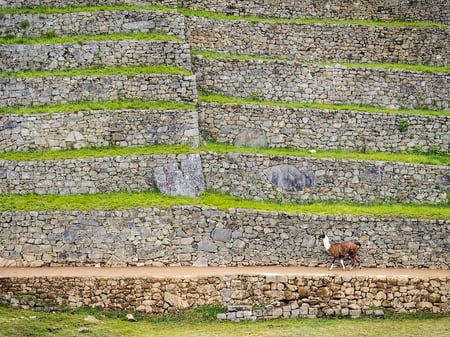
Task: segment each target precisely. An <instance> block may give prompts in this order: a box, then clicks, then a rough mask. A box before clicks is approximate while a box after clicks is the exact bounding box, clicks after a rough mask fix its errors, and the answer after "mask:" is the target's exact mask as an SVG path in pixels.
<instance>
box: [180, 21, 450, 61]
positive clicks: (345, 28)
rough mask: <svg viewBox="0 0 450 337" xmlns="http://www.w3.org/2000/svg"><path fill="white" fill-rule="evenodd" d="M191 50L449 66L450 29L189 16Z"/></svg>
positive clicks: (306, 58)
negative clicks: (251, 20)
mask: <svg viewBox="0 0 450 337" xmlns="http://www.w3.org/2000/svg"><path fill="white" fill-rule="evenodd" d="M186 29H187V30H186V39H187V41H188V42H189V44H190V45H191V47H192V48H193V49H201V50H211V51H215V52H227V53H231V54H244V55H257V56H267V57H271V58H277V57H280V58H288V59H293V60H297V61H309V62H314V61H316V62H346V61H347V62H363V63H366V62H369V63H407V64H427V65H436V66H446V65H448V64H449V63H450V61H449V60H450V56H449V55H450V47H449V44H448V39H449V32H450V29H444V28H436V27H415V28H411V27H386V26H384V27H381V26H378V27H377V26H363V25H349V24H347V25H342V24H340V25H339V24H294V23H264V22H259V23H255V22H247V21H236V20H213V19H208V18H202V17H187V18H186Z"/></svg>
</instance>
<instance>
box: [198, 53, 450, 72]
mask: <svg viewBox="0 0 450 337" xmlns="http://www.w3.org/2000/svg"><path fill="white" fill-rule="evenodd" d="M191 55H193V56H196V55H198V56H202V57H205V58H211V59H220V58H227V59H232V60H238V61H262V62H280V61H281V62H295V63H298V64H303V65H305V66H310V65H316V66H321V67H345V68H356V69H357V68H369V69H390V70H400V71H411V72H412V71H415V72H423V73H450V67H439V66H426V65H421V64H404V63H352V62H302V61H292V60H289V59H287V58H279V57H277V58H271V57H263V56H253V55H237V54H230V53H224V52H213V51H206V50H198V49H193V50H191Z"/></svg>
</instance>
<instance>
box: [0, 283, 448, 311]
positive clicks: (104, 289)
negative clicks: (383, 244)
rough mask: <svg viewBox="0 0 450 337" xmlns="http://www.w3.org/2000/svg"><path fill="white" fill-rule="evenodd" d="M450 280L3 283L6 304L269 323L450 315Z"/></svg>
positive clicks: (1, 293) (0, 296)
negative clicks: (195, 312)
mask: <svg viewBox="0 0 450 337" xmlns="http://www.w3.org/2000/svg"><path fill="white" fill-rule="evenodd" d="M449 281H450V279H449V278H448V277H442V278H423V279H420V278H412V277H407V276H398V277H386V276H352V275H349V276H335V275H318V276H313V275H286V276H283V275H261V276H254V275H229V276H208V277H196V278H189V277H176V278H175V277H174V278H163V277H160V278H158V277H147V278H131V277H126V276H124V277H115V278H114V279H108V278H103V277H89V278H83V277H67V278H64V277H30V278H18V277H0V301H1V302H3V303H15V304H16V305H17V303H20V301H19V300H18V299H16V298H20V297H22V298H23V297H24V296H33V297H36V298H37V299H40V300H44V301H47V302H53V303H58V304H63V305H70V306H73V307H81V306H88V307H100V308H106V309H120V310H127V311H134V310H138V311H145V312H151V313H163V312H174V311H179V310H182V309H187V308H190V307H195V306H198V305H204V304H214V305H230V304H231V305H233V304H237V305H239V306H242V305H252V306H255V307H260V308H261V309H259V310H261V314H264V316H265V317H264V318H278V317H285V318H294V317H311V318H312V317H322V316H351V317H358V316H359V315H361V314H370V312H372V309H373V308H378V309H380V308H382V309H384V310H388V311H392V312H398V313H404V312H433V313H448V312H449V311H450V307H449V301H448V298H449V296H450V290H449V286H448V284H449Z"/></svg>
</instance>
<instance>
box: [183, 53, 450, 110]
mask: <svg viewBox="0 0 450 337" xmlns="http://www.w3.org/2000/svg"><path fill="white" fill-rule="evenodd" d="M192 66H193V69H194V72H195V74H196V78H197V84H198V87H199V88H200V89H202V90H206V91H212V92H218V93H223V94H225V95H227V96H233V97H243V98H250V97H256V98H259V99H263V100H269V101H284V102H317V103H338V104H351V105H359V104H363V105H364V104H368V105H372V106H380V107H386V108H393V109H399V108H404V109H432V110H443V109H448V107H449V99H448V91H449V81H448V78H449V74H448V73H445V72H443V73H428V72H420V71H407V70H395V69H375V68H370V67H362V68H359V67H345V66H340V65H335V66H321V65H305V64H301V63H296V62H287V61H261V60H250V61H247V60H236V59H230V58H210V57H203V56H198V55H197V56H193V57H192Z"/></svg>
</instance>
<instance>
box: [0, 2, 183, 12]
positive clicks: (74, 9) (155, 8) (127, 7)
mask: <svg viewBox="0 0 450 337" xmlns="http://www.w3.org/2000/svg"><path fill="white" fill-rule="evenodd" d="M134 10H149V11H158V10H161V11H167V12H174V13H175V12H176V10H175V9H174V8H171V7H167V6H159V5H142V6H139V5H126V4H122V5H104V6H81V7H64V8H56V7H37V8H0V14H68V13H77V12H101V11H134Z"/></svg>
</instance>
